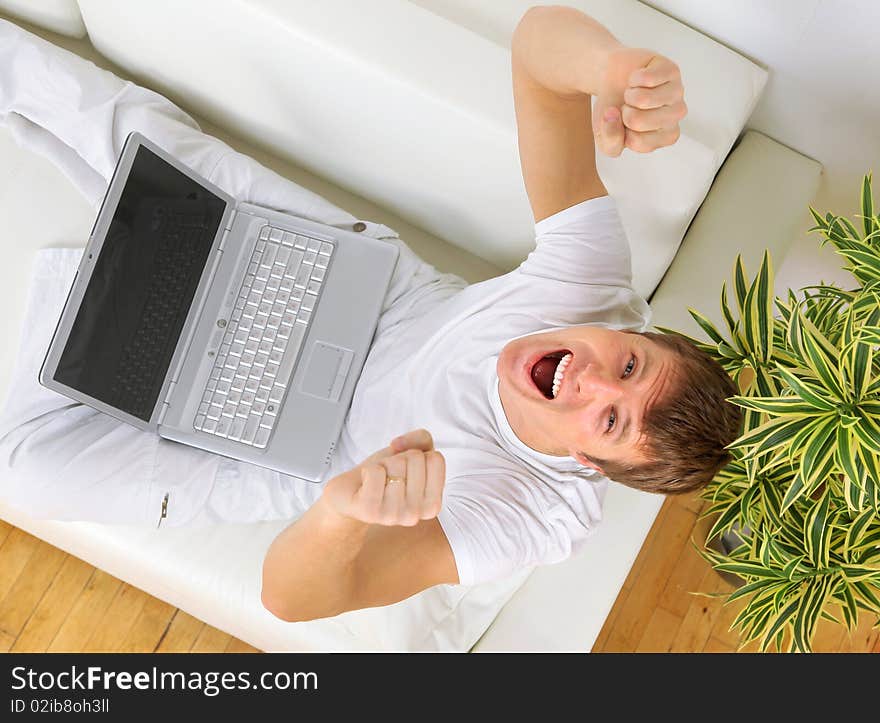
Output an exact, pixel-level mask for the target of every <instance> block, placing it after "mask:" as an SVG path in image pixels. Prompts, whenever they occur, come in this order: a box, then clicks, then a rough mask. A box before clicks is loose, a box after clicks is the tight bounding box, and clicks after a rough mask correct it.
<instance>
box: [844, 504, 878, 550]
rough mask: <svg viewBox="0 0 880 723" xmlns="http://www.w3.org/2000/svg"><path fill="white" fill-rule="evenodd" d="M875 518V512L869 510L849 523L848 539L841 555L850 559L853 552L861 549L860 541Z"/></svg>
mask: <svg viewBox="0 0 880 723" xmlns="http://www.w3.org/2000/svg"><path fill="white" fill-rule="evenodd" d="M874 517H875V514H874V510H872V509H870V508H869V509H866V510H864V511H862V512H861V513H859V515H858V516H857V517H856V518H855V519H854V520H853V521H852V522H850V523H849V527H848V528H847V531H846V539H845V541H844V543H843V549H842V550H841V554H842V555H843V557H844V558H848V557H849V554H850V551H851V550H857V549H859V548H858V546H859V540H860V539H861V538H862V536H863V535H864V534H865V531H866V530H867V529H868V527H869V526H870V524H871V522H872V521H873V520H874Z"/></svg>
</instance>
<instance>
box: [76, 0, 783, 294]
mask: <svg viewBox="0 0 880 723" xmlns="http://www.w3.org/2000/svg"><path fill="white" fill-rule="evenodd" d="M532 4H534V3H532V2H525V1H524V0H512V1H510V2H505V3H498V2H493V0H476V1H475V2H470V1H468V2H465V1H464V0H459V1H458V2H454V1H452V0H420V2H418V3H414V2H410V1H409V0H384V1H383V2H381V3H353V2H350V0H322V2H320V3H315V2H312V1H311V0H289V1H288V2H284V3H279V2H275V1H273V0H191V1H190V2H187V3H179V2H175V0H129V1H128V2H125V3H112V4H110V3H106V2H103V0H80V7H81V10H82V13H83V18H84V20H85V23H86V26H87V28H88V31H89V37H90V38H91V40H92V42H93V43H94V44H95V46H96V47H97V49H98V50H99V51H100V52H101V53H103V54H104V55H106V56H107V57H108V58H110V59H111V60H113V61H114V62H116V63H118V64H119V65H120V66H122V67H123V68H125V69H126V70H128V71H130V72H131V73H132V74H133V75H135V76H136V77H139V78H142V79H144V80H145V81H146V82H147V83H148V84H149V85H150V86H151V87H153V88H154V89H155V90H159V91H160V92H163V93H165V94H167V95H169V96H170V97H171V98H172V99H173V100H176V101H177V102H179V103H181V104H182V105H183V107H184V108H186V109H187V110H189V111H194V112H195V113H197V114H199V115H201V116H203V117H206V118H208V119H210V120H212V121H214V122H217V123H218V124H220V125H222V126H225V127H226V128H230V129H234V132H235V133H236V134H237V135H240V136H241V137H243V138H246V139H248V140H251V141H253V142H255V143H257V144H259V145H261V146H263V147H264V148H270V149H272V150H273V152H274V153H277V154H278V155H280V156H281V157H284V158H287V159H288V160H291V161H293V162H295V163H297V164H298V165H302V166H304V167H306V168H308V169H310V170H312V171H313V172H315V173H317V174H319V175H322V176H324V177H326V178H328V179H330V180H332V181H333V182H334V183H336V184H337V185H339V186H341V187H343V188H347V189H350V190H353V191H355V192H357V193H359V194H361V195H363V196H364V197H366V198H369V199H371V200H372V201H374V202H376V203H378V204H379V205H381V206H383V207H385V208H388V209H390V210H392V211H393V212H395V213H397V214H399V215H400V216H402V217H403V218H406V219H408V220H409V221H411V222H412V223H414V224H415V225H417V226H420V227H421V228H424V229H426V230H428V231H430V232H432V233H434V234H435V235H437V236H439V237H441V238H444V239H446V240H447V241H449V242H451V243H453V244H456V245H458V246H461V247H463V248H466V249H468V250H470V251H472V252H473V253H475V254H477V255H478V256H480V257H482V258H484V259H486V260H488V261H489V262H491V263H493V264H495V265H496V266H498V267H499V268H501V269H502V270H505V271H506V270H509V269H511V268H513V267H515V266H516V265H517V264H518V263H519V262H520V261H521V260H522V259H523V258H524V257H525V256H526V255H527V254H528V252H529V251H531V250H532V248H533V247H534V229H533V226H532V216H531V211H530V208H529V205H528V200H527V197H526V195H525V190H524V187H523V183H522V176H521V173H520V169H519V160H518V156H517V145H516V126H515V117H514V112H513V98H512V92H511V82H510V51H509V49H508V47H507V43H508V42H509V37H510V34H511V32H512V30H513V27H514V26H515V25H516V22H517V21H518V19H519V17H521V15H522V13H523V12H524V11H525V10H526V9H527V8H528V7H529V6H530V5H532ZM568 4H570V5H574V6H577V7H580V8H582V9H583V10H585V11H586V12H588V13H591V14H593V15H595V16H596V17H597V18H598V19H599V20H600V21H602V22H604V23H606V24H607V25H608V27H609V28H612V29H613V32H614V33H615V35H617V37H618V38H619V39H620V40H621V41H623V42H624V43H627V44H630V45H636V46H642V47H649V48H654V49H656V50H658V51H659V52H661V53H664V54H666V55H668V56H669V57H671V58H673V59H674V60H676V61H677V62H678V63H679V65H680V67H681V69H682V76H683V79H684V84H685V99H686V101H687V103H688V106H689V108H690V113H689V115H688V117H687V118H685V120H684V122H683V123H682V133H683V137H682V138H681V140H680V141H679V142H678V143H677V144H676V145H674V146H672V147H671V148H666V149H663V150H662V151H659V152H657V153H653V154H649V155H644V154H635V153H631V152H629V151H625V152H624V154H623V156H621V157H620V158H619V159H609V158H606V157H604V156H602V157H600V159H599V160H598V165H599V172H600V174H601V176H602V178H603V180H604V181H605V184H606V186H607V187H608V190H609V192H610V193H611V194H612V195H613V196H615V197H616V198H617V200H618V202H619V208H620V212H621V217H622V220H623V224H624V227H625V228H626V231H627V233H628V235H629V237H630V240H631V243H632V246H633V250H634V253H633V259H634V264H633V272H634V285H635V288H636V290H637V291H639V292H640V293H641V294H642V295H644V296H647V295H649V294H650V293H651V292H652V291H653V290H654V288H655V287H656V285H657V283H658V282H659V280H660V278H661V277H662V276H663V273H664V272H665V270H666V268H667V266H668V265H669V262H670V261H671V260H672V258H673V256H674V255H675V251H676V249H677V248H678V244H679V243H680V242H681V239H682V237H683V236H684V232H685V230H686V229H687V227H688V224H689V223H690V221H691V219H692V218H693V216H694V214H695V213H696V211H697V208H699V205H700V203H701V202H702V201H703V198H704V197H705V196H706V193H707V191H708V190H709V186H710V185H711V183H712V179H713V178H714V176H715V173H716V172H717V171H718V169H719V167H720V166H721V163H722V161H723V160H724V158H725V157H726V156H727V153H728V151H729V150H730V148H731V146H732V145H733V142H734V141H735V140H736V138H737V136H738V135H739V133H740V132H741V130H742V128H743V126H744V125H745V122H746V120H747V119H748V117H749V115H750V114H751V112H752V109H753V108H754V106H755V104H756V102H757V100H758V98H759V96H760V94H761V91H762V89H763V87H764V84H765V82H766V78H767V74H766V72H765V71H764V70H763V69H761V68H759V67H758V66H756V65H755V64H754V63H752V62H751V61H749V60H747V59H746V58H744V57H742V56H740V55H738V54H736V53H734V52H733V51H731V50H729V49H727V48H725V47H724V46H723V45H721V44H720V43H717V42H714V41H713V40H711V39H710V38H708V37H706V36H705V35H701V34H700V33H698V32H697V31H695V30H692V29H691V28H688V27H687V26H685V25H683V24H681V23H679V22H678V21H676V20H674V19H672V18H669V17H667V16H665V15H663V14H662V13H660V12H658V11H656V10H653V9H651V8H649V7H647V6H645V5H643V4H641V3H640V2H638V1H637V0H580V1H579V2H572V3H568ZM169 27H173V28H174V32H173V33H169V32H168V28H169ZM267 38H271V39H272V42H267ZM157 47H161V48H162V52H161V53H156V52H155V51H156V48H157ZM181 68H185V69H186V72H181ZM233 89H234V90H233ZM671 179H674V181H673V180H671Z"/></svg>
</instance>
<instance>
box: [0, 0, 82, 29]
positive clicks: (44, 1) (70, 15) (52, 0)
mask: <svg viewBox="0 0 880 723" xmlns="http://www.w3.org/2000/svg"><path fill="white" fill-rule="evenodd" d="M0 12H3V13H8V14H9V15H10V16H12V17H15V18H20V19H21V20H24V21H26V22H29V23H33V24H34V25H39V26H40V27H42V28H46V29H47V30H51V31H52V32H54V33H61V34H62V35H69V36H70V37H72V38H84V37H85V35H86V26H85V25H83V21H82V15H80V13H79V5H77V4H76V0H40V2H34V0H0Z"/></svg>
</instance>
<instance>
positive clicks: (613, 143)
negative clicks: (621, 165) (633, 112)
mask: <svg viewBox="0 0 880 723" xmlns="http://www.w3.org/2000/svg"><path fill="white" fill-rule="evenodd" d="M625 133H626V129H625V128H624V127H623V119H622V118H621V116H620V109H619V108H616V107H615V106H608V107H607V108H605V109H604V110H603V111H602V115H601V117H600V119H599V131H598V134H597V136H598V138H597V140H598V143H597V144H596V145H597V146H598V147H599V150H600V151H602V153H604V154H605V155H606V156H611V157H612V158H617V156H619V155H620V154H621V153H622V152H623V144H624V140H625Z"/></svg>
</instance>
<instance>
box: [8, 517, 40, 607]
mask: <svg viewBox="0 0 880 723" xmlns="http://www.w3.org/2000/svg"><path fill="white" fill-rule="evenodd" d="M39 545H40V541H39V540H38V539H37V538H36V537H34V536H33V535H29V534H28V533H27V532H25V531H24V530H20V529H18V528H17V527H15V528H13V529H12V530H11V531H10V532H9V535H8V536H7V537H6V540H5V541H4V542H3V545H2V547H0V600H2V599H3V598H4V597H6V594H7V593H8V592H9V591H10V590H11V589H12V586H13V585H15V581H16V580H18V576H19V575H20V574H21V571H22V570H23V569H24V567H25V565H27V563H28V561H29V560H30V559H31V556H32V555H33V554H34V551H35V550H36V549H37V547H39Z"/></svg>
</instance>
